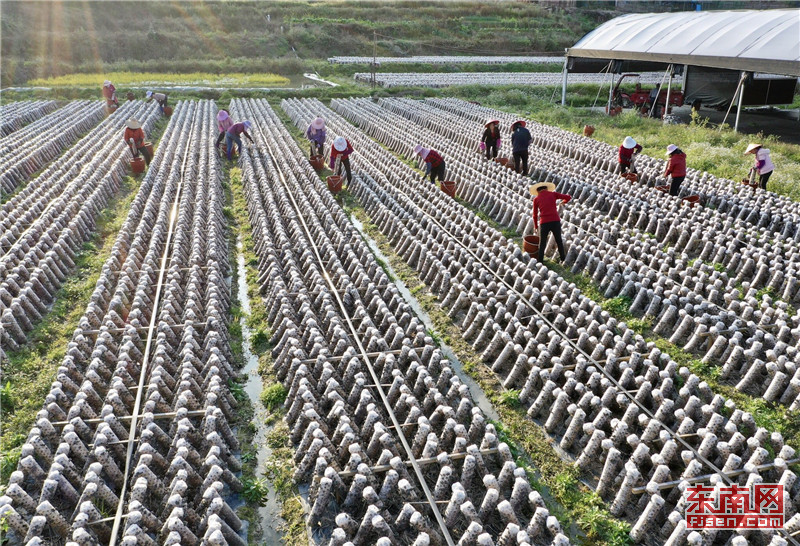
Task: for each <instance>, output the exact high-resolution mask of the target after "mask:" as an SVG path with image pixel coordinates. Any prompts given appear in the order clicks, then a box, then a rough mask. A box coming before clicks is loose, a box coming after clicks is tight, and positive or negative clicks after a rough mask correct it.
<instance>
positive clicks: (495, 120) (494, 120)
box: [483, 119, 500, 127]
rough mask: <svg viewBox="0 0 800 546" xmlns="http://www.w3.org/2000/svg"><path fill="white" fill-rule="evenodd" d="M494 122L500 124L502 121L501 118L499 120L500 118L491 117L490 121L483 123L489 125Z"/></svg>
mask: <svg viewBox="0 0 800 546" xmlns="http://www.w3.org/2000/svg"><path fill="white" fill-rule="evenodd" d="M492 123H497V124H499V123H500V120H498V119H490V120H489V121H487V122H486V123H484V124H483V126H484V127H488V126H489V125H491V124H492Z"/></svg>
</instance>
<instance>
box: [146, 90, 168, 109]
mask: <svg viewBox="0 0 800 546" xmlns="http://www.w3.org/2000/svg"><path fill="white" fill-rule="evenodd" d="M145 96H146V97H147V102H150V101H153V100H154V101H156V102H157V103H158V107H159V108H161V113H162V114H163V113H164V108H166V107H167V94H166V93H157V92H154V91H148V92H147V93H145Z"/></svg>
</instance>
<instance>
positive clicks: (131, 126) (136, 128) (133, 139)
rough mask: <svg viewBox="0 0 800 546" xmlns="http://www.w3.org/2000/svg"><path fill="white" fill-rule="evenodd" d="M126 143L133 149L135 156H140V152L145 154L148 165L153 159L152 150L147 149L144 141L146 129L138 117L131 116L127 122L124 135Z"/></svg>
mask: <svg viewBox="0 0 800 546" xmlns="http://www.w3.org/2000/svg"><path fill="white" fill-rule="evenodd" d="M123 138H124V139H125V143H126V144H127V145H128V147H129V148H130V149H131V153H132V154H133V157H139V154H142V155H143V156H144V161H145V163H147V164H148V165H149V164H150V161H151V160H152V159H153V156H152V155H151V154H150V150H148V149H147V146H145V143H144V138H145V135H144V130H143V129H142V124H141V123H139V120H137V119H136V118H131V119H129V120H128V121H127V122H125V135H124V136H123Z"/></svg>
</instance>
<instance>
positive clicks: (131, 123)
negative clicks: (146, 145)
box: [125, 118, 142, 129]
mask: <svg viewBox="0 0 800 546" xmlns="http://www.w3.org/2000/svg"><path fill="white" fill-rule="evenodd" d="M125 126H126V127H127V128H128V129H141V128H142V124H141V123H139V120H138V119H136V118H131V119H129V120H128V121H126V122H125Z"/></svg>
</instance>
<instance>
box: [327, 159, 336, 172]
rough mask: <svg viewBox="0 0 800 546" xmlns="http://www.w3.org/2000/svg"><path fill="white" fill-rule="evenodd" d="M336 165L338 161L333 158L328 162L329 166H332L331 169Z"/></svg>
mask: <svg viewBox="0 0 800 546" xmlns="http://www.w3.org/2000/svg"><path fill="white" fill-rule="evenodd" d="M335 165H336V161H334V160H333V159H331V160H330V161H329V162H328V166H329V167H330V168H331V170H333V167H334V166H335Z"/></svg>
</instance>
